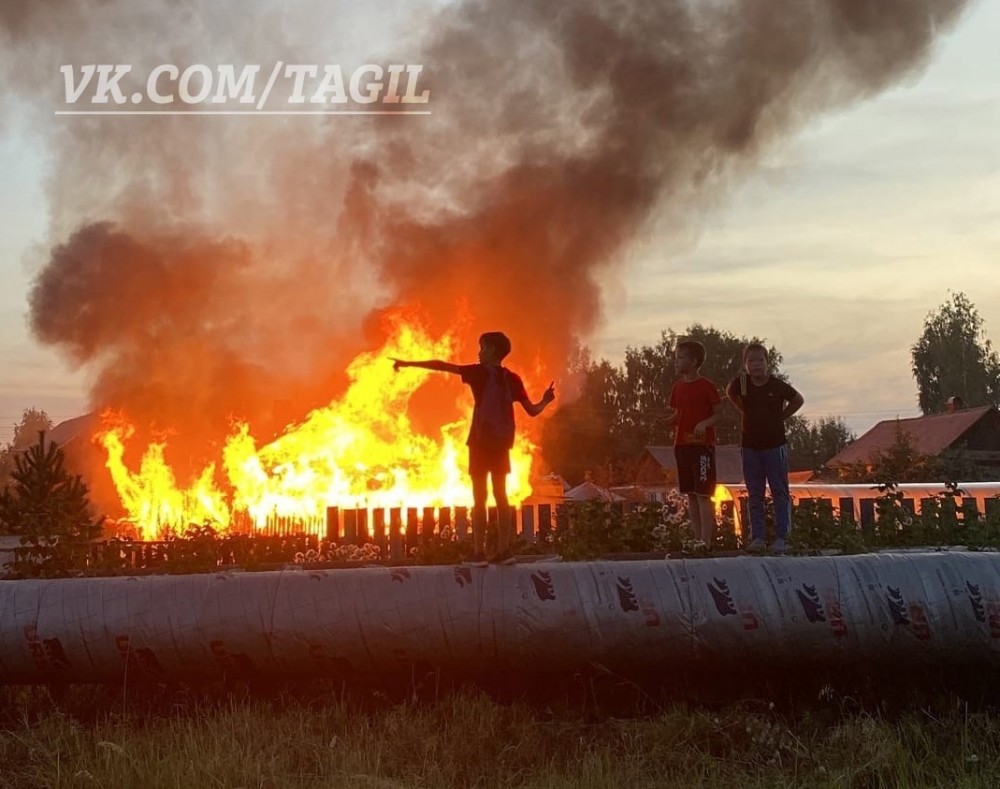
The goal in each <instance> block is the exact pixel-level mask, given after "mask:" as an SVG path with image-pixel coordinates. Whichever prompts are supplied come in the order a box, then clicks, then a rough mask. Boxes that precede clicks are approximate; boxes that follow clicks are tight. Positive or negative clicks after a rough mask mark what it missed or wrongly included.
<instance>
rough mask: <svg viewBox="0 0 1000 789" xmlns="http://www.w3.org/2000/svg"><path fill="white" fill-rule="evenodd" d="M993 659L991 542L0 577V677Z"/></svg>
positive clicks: (996, 653)
mask: <svg viewBox="0 0 1000 789" xmlns="http://www.w3.org/2000/svg"><path fill="white" fill-rule="evenodd" d="M706 660H719V661H722V662H729V663H733V664H740V665H742V664H750V663H763V664H768V663H771V664H773V663H785V662H789V661H791V662H795V661H803V660H808V661H819V662H826V663H831V664H833V663H839V662H841V661H860V662H863V661H889V662H904V661H905V662H910V663H913V662H916V663H928V664H944V665H947V664H951V663H954V664H958V663H966V664H967V663H974V664H982V665H984V666H988V667H991V668H996V667H997V666H1000V555H998V554H992V553H909V554H908V553H896V554H875V555H862V556H838V557H773V558H771V557H731V558H717V559H692V560H661V561H619V562H574V563H557V562H553V563H535V564H520V565H514V566H509V567H500V566H490V567H486V568H478V567H395V568H389V567H373V568H360V569H334V570H309V569H299V568H295V569H287V570H284V571H280V572H219V573H214V574H208V575H157V576H142V577H114V578H79V579H60V580H17V581H0V683H4V684H14V683H44V682H63V681H65V682H104V681H111V682H118V681H122V680H123V679H126V678H129V677H134V678H137V679H138V678H139V677H140V676H144V677H147V678H152V679H169V678H178V679H181V678H203V679H211V678H217V677H220V676H225V675H228V676H248V677H254V676H260V677H264V676H269V677H297V678H298V677H302V678H304V677H317V676H339V675H341V674H342V673H344V672H369V671H371V672H386V671H389V672H391V671H393V670H399V669H402V668H404V667H410V666H412V665H413V664H427V665H430V666H439V667H442V668H449V667H450V668H454V669H459V670H467V671H491V670H514V671H525V672H531V671H536V670H541V669H545V670H565V669H574V668H582V667H585V666H587V665H590V664H593V663H598V664H600V665H602V666H604V667H606V668H608V669H611V670H624V671H629V670H637V669H648V668H656V667H663V666H667V665H683V664H690V665H698V662H699V661H700V662H704V661H706Z"/></svg>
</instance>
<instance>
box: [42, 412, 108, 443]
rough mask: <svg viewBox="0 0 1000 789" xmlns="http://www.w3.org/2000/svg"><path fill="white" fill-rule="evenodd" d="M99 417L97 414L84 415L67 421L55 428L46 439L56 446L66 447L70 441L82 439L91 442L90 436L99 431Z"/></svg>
mask: <svg viewBox="0 0 1000 789" xmlns="http://www.w3.org/2000/svg"><path fill="white" fill-rule="evenodd" d="M97 424H98V417H97V414H96V413H90V414H84V415H83V416H76V417H73V418H72V419H67V420H65V421H63V422H60V423H59V424H58V425H56V426H55V427H53V428H52V429H51V430H50V431H49V432H48V434H47V435H46V438H48V440H49V441H51V442H52V443H53V444H55V445H56V446H60V447H62V446H66V444H68V443H69V442H70V441H73V440H74V439H77V438H80V437H82V438H83V439H84V440H89V439H90V436H91V435H92V434H93V433H94V431H95V430H96V429H97Z"/></svg>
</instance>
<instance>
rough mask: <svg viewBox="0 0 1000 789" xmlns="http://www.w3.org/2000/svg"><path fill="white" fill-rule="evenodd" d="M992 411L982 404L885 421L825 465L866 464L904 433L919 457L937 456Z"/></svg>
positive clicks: (834, 466) (833, 466) (835, 466)
mask: <svg viewBox="0 0 1000 789" xmlns="http://www.w3.org/2000/svg"><path fill="white" fill-rule="evenodd" d="M993 410H994V408H993V407H992V406H988V405H984V406H980V407H979V408H966V409H964V410H962V411H953V412H948V413H943V414H929V415H927V416H917V417H911V418H908V419H886V420H884V421H882V422H879V423H878V424H877V425H875V427H873V428H872V429H871V430H869V431H868V432H867V433H865V434H864V435H863V436H861V437H860V438H858V439H857V440H856V441H854V442H852V443H850V444H848V445H847V446H846V447H844V448H843V449H842V450H841V451H840V452H838V453H837V454H836V455H834V456H833V457H832V458H830V460H828V461H827V462H826V465H827V466H829V467H831V468H837V467H839V466H849V465H853V464H855V463H867V462H869V460H870V459H871V458H872V456H873V455H875V454H876V453H878V452H884V451H885V450H887V449H888V448H889V447H891V446H892V445H893V444H894V443H896V434H897V431H901V432H903V433H906V434H907V435H908V437H909V441H910V444H911V445H912V446H913V448H914V449H915V450H916V451H917V452H919V453H920V454H921V455H931V456H933V455H939V454H941V452H943V451H944V450H946V449H948V447H950V446H952V445H953V444H954V443H955V442H957V441H958V440H959V439H960V438H962V436H963V435H965V434H966V433H967V432H968V431H969V429H970V428H972V426H973V425H975V424H976V423H977V422H978V421H979V420H980V419H982V418H983V417H984V416H986V415H987V414H988V413H989V412H990V411H993Z"/></svg>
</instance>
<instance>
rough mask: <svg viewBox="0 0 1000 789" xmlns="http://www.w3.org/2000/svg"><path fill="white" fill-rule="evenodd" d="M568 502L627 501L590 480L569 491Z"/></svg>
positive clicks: (567, 494) (567, 493)
mask: <svg viewBox="0 0 1000 789" xmlns="http://www.w3.org/2000/svg"><path fill="white" fill-rule="evenodd" d="M566 501H625V497H624V496H621V495H619V494H617V493H615V492H613V491H611V490H609V489H608V488H602V487H601V486H600V485H596V484H595V483H593V482H591V481H590V480H589V479H588V480H585V481H583V482H581V483H580V484H579V485H577V486H576V487H575V488H570V489H569V490H567V491H566Z"/></svg>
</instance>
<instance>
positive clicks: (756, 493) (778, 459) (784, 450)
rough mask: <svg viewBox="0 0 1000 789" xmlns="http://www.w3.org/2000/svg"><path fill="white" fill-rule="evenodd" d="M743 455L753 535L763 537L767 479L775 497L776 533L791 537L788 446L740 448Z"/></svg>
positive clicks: (772, 495) (751, 533) (777, 535)
mask: <svg viewBox="0 0 1000 789" xmlns="http://www.w3.org/2000/svg"><path fill="white" fill-rule="evenodd" d="M740 453H741V454H742V456H743V481H744V482H745V483H746V486H747V496H748V498H749V499H750V502H749V504H750V538H751V539H754V540H757V539H760V540H763V539H764V483H765V482H767V485H768V487H770V488H771V499H772V500H773V501H774V526H775V536H776V537H778V538H779V539H782V540H787V539H788V532H789V531H790V530H791V528H792V500H791V497H790V496H789V495H788V447H787V445H785V444H782V445H781V446H780V447H774V448H773V449H747V448H746V447H744V448H743V449H741V450H740Z"/></svg>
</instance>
